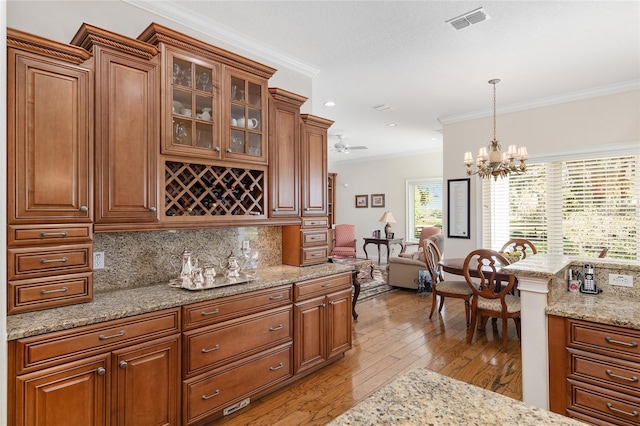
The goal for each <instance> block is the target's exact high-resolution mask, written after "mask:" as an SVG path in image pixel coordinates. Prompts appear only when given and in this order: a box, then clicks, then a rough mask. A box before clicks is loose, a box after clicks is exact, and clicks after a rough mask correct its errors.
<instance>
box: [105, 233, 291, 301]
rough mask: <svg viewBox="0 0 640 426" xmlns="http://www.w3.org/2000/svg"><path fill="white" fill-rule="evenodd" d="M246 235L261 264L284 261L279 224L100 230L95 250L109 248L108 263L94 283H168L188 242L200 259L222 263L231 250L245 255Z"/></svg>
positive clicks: (125, 285)
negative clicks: (135, 230)
mask: <svg viewBox="0 0 640 426" xmlns="http://www.w3.org/2000/svg"><path fill="white" fill-rule="evenodd" d="M243 241H249V242H250V245H251V251H252V252H254V251H257V252H258V256H259V257H258V259H259V260H258V263H259V266H260V267H265V266H275V265H280V264H281V260H282V228H281V227H278V226H265V227H242V228H216V229H198V230H167V231H141V232H113V233H97V234H95V235H94V244H93V250H94V251H96V252H104V255H105V268H104V269H98V270H95V271H94V275H93V279H94V282H93V288H94V291H95V292H102V291H110V290H117V289H121V288H131V287H144V286H147V285H152V284H157V283H162V282H167V283H168V282H169V280H170V279H171V278H174V277H175V276H176V275H177V273H178V271H179V268H180V255H181V253H182V251H183V250H184V249H185V248H186V249H187V250H188V251H190V252H191V253H192V254H193V256H194V257H196V258H197V259H198V261H199V264H200V265H204V264H208V263H213V264H215V265H217V264H218V263H217V262H218V261H219V260H221V259H223V258H226V257H227V256H229V254H230V253H232V252H233V254H234V255H236V256H238V255H240V254H241V252H242V251H241V248H242V242H243Z"/></svg>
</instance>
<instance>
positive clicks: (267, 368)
mask: <svg viewBox="0 0 640 426" xmlns="http://www.w3.org/2000/svg"><path fill="white" fill-rule="evenodd" d="M292 348H293V347H292V344H290V343H289V344H288V345H286V346H281V347H279V348H276V349H273V350H271V351H268V352H264V353H261V354H258V355H256V356H253V357H251V358H248V359H245V360H242V361H241V362H238V363H235V364H233V365H231V366H230V368H228V369H220V370H218V371H217V372H214V373H212V374H207V375H204V376H201V377H197V378H194V379H191V380H188V381H185V382H184V384H183V398H182V400H183V409H182V413H183V418H184V422H183V424H192V423H195V422H197V421H200V420H203V419H204V418H206V417H209V416H211V415H213V414H215V413H216V412H218V413H220V412H221V411H222V409H223V408H225V407H227V406H230V405H232V404H235V403H237V402H239V401H242V400H243V399H245V398H247V397H249V396H251V395H252V394H255V393H257V392H261V391H263V390H265V389H268V388H269V387H271V386H273V385H276V384H277V383H279V382H282V381H284V380H286V379H288V378H289V377H291V376H292V374H293V372H292V366H291V357H292V352H293V350H292Z"/></svg>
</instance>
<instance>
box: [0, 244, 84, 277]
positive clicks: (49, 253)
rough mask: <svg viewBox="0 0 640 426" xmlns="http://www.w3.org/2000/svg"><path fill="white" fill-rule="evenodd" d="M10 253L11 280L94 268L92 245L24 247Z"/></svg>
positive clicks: (8, 270)
mask: <svg viewBox="0 0 640 426" xmlns="http://www.w3.org/2000/svg"><path fill="white" fill-rule="evenodd" d="M8 252H9V264H8V268H7V276H8V279H9V280H16V279H26V278H37V277H45V276H49V275H54V274H68V273H73V272H89V271H91V267H92V264H91V263H90V262H91V259H92V252H93V245H92V244H75V245H64V246H53V247H48V246H43V247H24V248H15V249H9V250H8Z"/></svg>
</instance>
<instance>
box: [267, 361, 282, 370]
mask: <svg viewBox="0 0 640 426" xmlns="http://www.w3.org/2000/svg"><path fill="white" fill-rule="evenodd" d="M282 367H284V363H283V362H281V363H280V364H278V366H277V367H269V370H271V371H276V370H280V369H281V368H282Z"/></svg>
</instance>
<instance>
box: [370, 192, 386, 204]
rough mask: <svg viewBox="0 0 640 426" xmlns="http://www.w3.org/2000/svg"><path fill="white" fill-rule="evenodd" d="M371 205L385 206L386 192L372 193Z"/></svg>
mask: <svg viewBox="0 0 640 426" xmlns="http://www.w3.org/2000/svg"><path fill="white" fill-rule="evenodd" d="M371 207H384V194H371Z"/></svg>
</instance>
